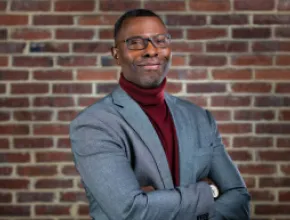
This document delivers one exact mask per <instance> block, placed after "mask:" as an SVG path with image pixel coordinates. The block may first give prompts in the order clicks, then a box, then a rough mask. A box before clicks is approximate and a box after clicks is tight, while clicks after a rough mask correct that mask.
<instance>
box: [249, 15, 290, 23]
mask: <svg viewBox="0 0 290 220" xmlns="http://www.w3.org/2000/svg"><path fill="white" fill-rule="evenodd" d="M289 22H290V15H281V14H276V13H273V14H267V15H254V24H267V25H269V24H286V25H287V24H289Z"/></svg>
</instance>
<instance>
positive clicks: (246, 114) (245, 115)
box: [234, 110, 275, 121]
mask: <svg viewBox="0 0 290 220" xmlns="http://www.w3.org/2000/svg"><path fill="white" fill-rule="evenodd" d="M234 118H235V120H247V121H248V120H250V121H255V120H256V121H257V120H273V119H274V118H275V112H274V111H270V110H264V111H254V110H236V111H235V112H234Z"/></svg>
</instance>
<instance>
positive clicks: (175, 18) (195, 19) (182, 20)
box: [165, 14, 206, 26]
mask: <svg viewBox="0 0 290 220" xmlns="http://www.w3.org/2000/svg"><path fill="white" fill-rule="evenodd" d="M165 23H166V25H173V26H182V25H187V26H193V25H194V26H200V25H205V24H206V17H205V16H204V15H174V14H170V15H166V19H165Z"/></svg>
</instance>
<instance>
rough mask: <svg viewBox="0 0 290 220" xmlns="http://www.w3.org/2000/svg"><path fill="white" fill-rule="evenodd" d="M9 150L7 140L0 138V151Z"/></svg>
mask: <svg viewBox="0 0 290 220" xmlns="http://www.w3.org/2000/svg"><path fill="white" fill-rule="evenodd" d="M8 148H9V140H8V139H6V138H0V149H8Z"/></svg>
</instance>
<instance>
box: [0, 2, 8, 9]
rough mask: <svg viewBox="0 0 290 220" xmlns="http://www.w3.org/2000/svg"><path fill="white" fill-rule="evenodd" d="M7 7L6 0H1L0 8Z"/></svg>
mask: <svg viewBox="0 0 290 220" xmlns="http://www.w3.org/2000/svg"><path fill="white" fill-rule="evenodd" d="M6 8H7V1H1V2H0V10H1V11H5V10H6Z"/></svg>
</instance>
